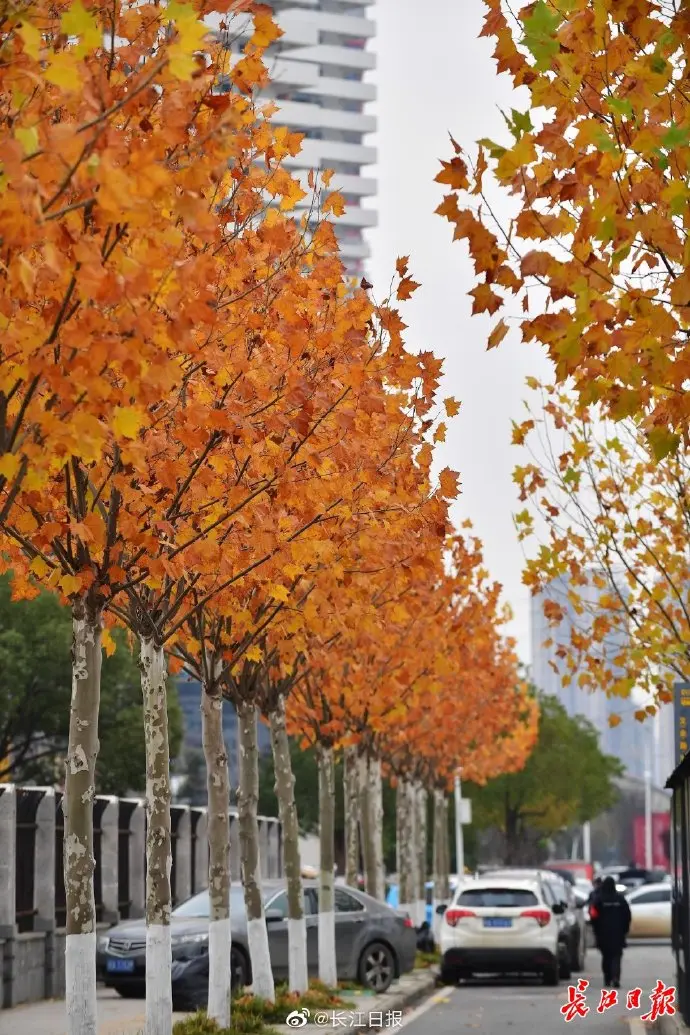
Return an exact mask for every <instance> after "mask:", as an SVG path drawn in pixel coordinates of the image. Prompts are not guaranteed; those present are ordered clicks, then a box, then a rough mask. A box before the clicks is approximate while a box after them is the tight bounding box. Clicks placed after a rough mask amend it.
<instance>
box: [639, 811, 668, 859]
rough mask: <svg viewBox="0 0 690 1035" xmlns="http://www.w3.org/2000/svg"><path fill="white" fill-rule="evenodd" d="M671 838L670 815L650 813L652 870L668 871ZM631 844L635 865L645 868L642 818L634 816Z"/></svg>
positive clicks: (666, 813)
mask: <svg viewBox="0 0 690 1035" xmlns="http://www.w3.org/2000/svg"><path fill="white" fill-rule="evenodd" d="M670 836H671V814H670V813H669V812H653V813H652V868H653V869H655V870H668V869H670V866H671V860H670V858H669V839H670ZM633 839H634V840H633V844H634V849H635V865H636V866H640V867H643V866H645V850H644V816H635V819H634V828H633Z"/></svg>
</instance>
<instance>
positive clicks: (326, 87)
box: [228, 0, 376, 277]
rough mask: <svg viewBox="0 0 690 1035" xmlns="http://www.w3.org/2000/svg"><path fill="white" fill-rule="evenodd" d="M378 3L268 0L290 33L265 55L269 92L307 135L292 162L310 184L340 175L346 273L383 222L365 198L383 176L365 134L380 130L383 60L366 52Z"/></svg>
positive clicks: (282, 121)
mask: <svg viewBox="0 0 690 1035" xmlns="http://www.w3.org/2000/svg"><path fill="white" fill-rule="evenodd" d="M373 2H374V0H269V3H270V6H271V7H272V8H273V11H274V14H275V18H276V21H277V22H278V24H279V25H280V28H281V29H282V30H283V35H282V36H281V37H280V39H279V40H277V41H276V43H275V44H274V45H273V46H272V47H271V48H270V50H269V52H268V55H267V58H266V62H267V66H268V69H269V72H270V75H271V84H270V86H269V87H267V89H266V90H265V92H264V96H265V97H266V99H267V100H268V99H271V98H272V99H274V100H275V101H276V104H277V105H278V107H279V112H278V113H277V114H276V115H275V116H274V121H275V122H276V123H278V124H279V125H284V126H287V127H288V128H289V129H291V130H293V131H297V132H300V133H304V135H305V139H304V142H303V144H302V150H301V152H300V154H299V155H297V156H296V157H295V158H288V159H286V161H285V166H286V168H289V169H290V171H292V172H293V173H294V174H295V175H297V176H298V177H299V179H300V181H301V182H302V185H303V189H305V190H308V184H307V177H308V175H309V172H310V171H311V170H317V171H318V170H324V169H332V170H333V172H334V173H335V175H334V177H333V180H332V182H331V188H332V189H334V190H339V191H340V193H341V194H342V195H343V197H344V199H345V202H346V205H347V210H346V212H345V213H344V215H342V216H340V218H339V219H337V220H336V221H335V227H336V234H337V237H338V240H339V244H340V252H341V255H342V257H343V260H344V262H345V264H346V266H347V272H348V274H349V275H351V276H357V277H359V276H361V275H362V274H363V273H364V268H365V263H366V259H367V258H368V256H369V247H368V245H367V242H366V240H365V238H364V230H365V229H366V228H368V227H372V226H375V225H376V212H375V211H374V209H372V208H365V207H364V205H363V204H362V203H363V201H364V200H365V199H366V198H372V197H373V196H374V195H375V194H376V181H375V180H374V179H372V178H371V177H369V176H367V175H366V173H365V170H366V167H367V166H370V165H373V164H374V163H375V162H376V150H375V148H373V147H371V146H370V145H369V144H368V143H367V142H366V140H365V138H366V137H367V135H368V134H370V133H374V132H375V130H376V119H375V118H374V116H373V115H371V114H368V113H367V112H366V111H365V107H366V105H367V103H369V102H371V101H373V100H375V98H376V88H375V86H374V85H373V84H372V83H370V82H367V81H365V77H366V73H367V72H370V71H372V70H373V69H374V67H375V65H376V58H375V55H374V54H372V53H371V52H370V51H368V50H367V41H368V40H370V39H371V38H372V37H373V36H374V33H375V24H374V22H373V21H371V20H370V19H369V18H368V17H367V8H368V7H371V6H372V5H373ZM245 40H246V34H244V33H242V32H238V31H236V29H235V27H233V32H232V36H231V37H230V38H229V39H228V45H229V47H230V49H231V50H233V51H235V52H237V53H239V50H240V48H241V46H242V45H243V43H244V42H245ZM308 200H309V199H308V198H307V199H305V202H304V204H305V205H306V204H307V203H308Z"/></svg>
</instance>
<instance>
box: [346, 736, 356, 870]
mask: <svg viewBox="0 0 690 1035" xmlns="http://www.w3.org/2000/svg"><path fill="white" fill-rule="evenodd" d="M343 789H344V792H345V883H346V884H349V885H350V887H351V888H356V887H357V886H358V880H357V878H358V876H359V767H358V763H357V749H356V748H354V747H348V748H345V751H344V753H343Z"/></svg>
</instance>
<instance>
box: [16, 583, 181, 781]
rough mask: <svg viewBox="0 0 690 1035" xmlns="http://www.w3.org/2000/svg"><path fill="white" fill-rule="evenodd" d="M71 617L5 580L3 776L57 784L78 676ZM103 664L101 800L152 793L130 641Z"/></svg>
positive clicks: (174, 737) (173, 701) (175, 737)
mask: <svg viewBox="0 0 690 1035" xmlns="http://www.w3.org/2000/svg"><path fill="white" fill-rule="evenodd" d="M71 640H72V621H71V617H70V613H69V610H68V609H67V608H66V607H63V606H62V605H61V604H60V603H59V601H58V600H57V598H56V597H55V596H54V595H53V594H51V593H41V594H40V595H39V596H38V597H36V598H35V599H34V600H17V601H13V600H12V599H11V587H10V578H9V576H7V575H3V576H0V777H1V778H3V779H5V780H11V781H12V782H13V783H21V782H23V781H26V780H37V781H40V782H48V783H50V784H52V783H54V782H55V781H56V780H57V779H61V771H60V766H59V763H60V759H61V756H62V754H63V752H64V750H65V747H66V744H67V732H68V727H69V715H70V698H71V694H72V671H71V664H70V646H71ZM114 642H115V644H116V647H117V649H116V650H115V652H114V653H112V654H111V655H110V656H109V657H107V656H106V657H104V658H103V668H102V677H101V678H102V683H101V712H100V721H99V738H100V742H101V748H100V752H99V755H98V765H97V768H96V787H97V790H98V792H99V793H101V794H120V795H122V794H126V793H127V792H128V791H143V789H144V778H145V777H144V774H145V764H144V725H143V715H142V699H141V685H140V675H139V670H138V667H137V662H136V659H135V658H134V656H133V654H132V653H131V651H130V649H129V646H128V643H127V639H126V636H125V634H124V633H123V632H121V631H120V630H116V631H115V633H114ZM168 714H169V718H170V738H171V740H170V743H171V751H172V754H173V757H174V756H175V755H176V754H177V752H178V751H179V747H180V743H181V741H182V712H181V710H180V706H179V703H178V700H177V694H176V692H175V689H174V686H173V687H171V689H170V693H169V698H168Z"/></svg>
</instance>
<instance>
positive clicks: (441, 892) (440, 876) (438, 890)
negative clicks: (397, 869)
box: [433, 788, 449, 942]
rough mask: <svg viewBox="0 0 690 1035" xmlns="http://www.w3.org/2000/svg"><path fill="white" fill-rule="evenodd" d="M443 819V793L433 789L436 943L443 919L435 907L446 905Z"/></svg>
mask: <svg viewBox="0 0 690 1035" xmlns="http://www.w3.org/2000/svg"><path fill="white" fill-rule="evenodd" d="M444 818H445V807H444V795H443V791H442V790H439V789H438V788H434V843H433V866H434V924H433V932H434V939H435V940H436V941H437V942H438V939H439V934H440V928H441V924H442V922H443V918H442V917H439V916H438V915H437V913H436V907H437V906H439V905H447V904H448V898H449V895H448V892H449V888H448V874H447V872H446V871H445V866H446V863H445V853H446V843H445V842H446V840H447V839H446V838H444V833H443V826H444Z"/></svg>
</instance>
